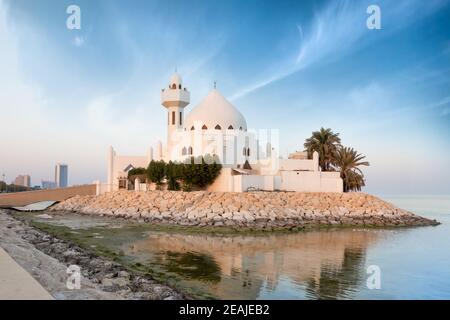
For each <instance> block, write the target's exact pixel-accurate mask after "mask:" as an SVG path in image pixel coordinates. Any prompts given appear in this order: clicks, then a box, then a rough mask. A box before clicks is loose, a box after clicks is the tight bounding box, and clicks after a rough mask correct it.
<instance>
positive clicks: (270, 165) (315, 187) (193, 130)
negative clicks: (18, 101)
mask: <svg viewBox="0 0 450 320" xmlns="http://www.w3.org/2000/svg"><path fill="white" fill-rule="evenodd" d="M189 103H190V92H189V91H188V90H187V88H186V87H184V86H183V82H182V79H181V76H180V75H179V74H178V73H176V72H175V73H174V74H173V75H172V77H171V78H170V81H169V83H168V85H167V87H166V88H164V89H162V91H161V104H162V105H163V106H164V107H165V108H166V109H167V141H166V144H165V145H163V144H162V143H161V142H158V143H157V145H156V146H155V147H154V148H152V147H150V148H149V149H148V152H147V154H146V155H143V156H123V155H117V154H116V152H115V150H114V149H113V147H112V146H110V147H109V150H108V156H107V158H108V160H107V161H108V165H107V167H108V172H107V177H108V181H107V183H106V184H100V183H97V193H98V194H99V193H102V192H107V191H115V190H119V189H127V188H128V179H127V176H128V171H129V170H131V169H133V168H138V167H142V168H146V167H147V166H148V164H149V162H150V161H151V160H164V161H166V162H168V161H182V160H185V159H186V158H187V157H192V156H194V157H196V156H201V155H206V154H210V155H216V156H217V157H218V158H219V159H220V162H221V163H222V164H223V168H222V171H221V173H220V175H219V177H218V178H217V179H216V180H215V182H214V183H213V184H212V185H210V186H209V187H208V190H209V191H225V192H245V191H250V190H266V191H275V190H283V191H304V192H342V190H343V182H342V179H341V178H340V175H339V172H321V171H320V169H319V158H318V154H317V153H314V155H313V159H308V157H307V154H306V153H304V152H295V153H292V154H290V155H289V157H288V159H281V158H280V156H279V150H278V144H279V141H278V139H279V137H278V130H249V129H248V128H247V122H246V120H245V118H244V116H243V115H242V113H241V112H239V110H238V109H236V107H234V106H233V105H232V104H231V103H230V102H229V101H227V99H226V98H225V97H224V96H223V95H222V94H221V93H220V92H219V91H218V90H217V89H216V88H215V85H214V89H213V90H211V91H210V92H209V93H208V95H207V96H206V97H205V98H204V99H203V100H202V101H201V102H200V103H199V104H198V105H197V106H196V107H195V108H193V109H192V111H191V112H190V113H189V114H188V115H187V117H185V116H184V108H185V107H186V106H187V105H189ZM262 141H264V143H263V142H262ZM261 145H264V147H261ZM134 187H135V189H136V190H147V189H148V188H151V186H147V185H146V184H141V183H140V182H139V181H136V183H135V185H134Z"/></svg>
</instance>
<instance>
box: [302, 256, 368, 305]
mask: <svg viewBox="0 0 450 320" xmlns="http://www.w3.org/2000/svg"><path fill="white" fill-rule="evenodd" d="M365 257H366V254H365V251H364V249H363V248H346V249H345V251H344V260H343V262H342V266H341V267H340V268H336V266H332V265H323V266H322V268H321V272H320V279H319V281H318V282H316V281H315V280H314V279H311V280H310V281H308V283H307V288H306V293H307V295H308V297H309V298H312V299H348V298H350V297H351V295H352V293H354V292H356V291H357V287H358V286H359V285H360V284H361V282H362V281H363V279H364V273H363V268H362V266H363V265H364V262H365Z"/></svg>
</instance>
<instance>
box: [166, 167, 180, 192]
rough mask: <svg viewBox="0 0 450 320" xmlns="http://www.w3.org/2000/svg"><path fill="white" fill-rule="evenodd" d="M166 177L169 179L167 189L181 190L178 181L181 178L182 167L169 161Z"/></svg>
mask: <svg viewBox="0 0 450 320" xmlns="http://www.w3.org/2000/svg"><path fill="white" fill-rule="evenodd" d="M165 175H166V179H167V189H169V190H180V183H179V182H178V180H179V179H180V177H181V165H180V164H179V163H176V162H172V161H169V163H167V164H166V166H165Z"/></svg>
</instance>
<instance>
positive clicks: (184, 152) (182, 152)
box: [181, 147, 187, 156]
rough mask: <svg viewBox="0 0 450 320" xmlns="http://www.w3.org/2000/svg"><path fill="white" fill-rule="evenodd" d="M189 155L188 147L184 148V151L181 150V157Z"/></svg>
mask: <svg viewBox="0 0 450 320" xmlns="http://www.w3.org/2000/svg"><path fill="white" fill-rule="evenodd" d="M186 153H187V150H186V147H183V149H181V155H182V156H185V155H186Z"/></svg>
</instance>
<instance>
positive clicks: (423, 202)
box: [96, 196, 450, 299]
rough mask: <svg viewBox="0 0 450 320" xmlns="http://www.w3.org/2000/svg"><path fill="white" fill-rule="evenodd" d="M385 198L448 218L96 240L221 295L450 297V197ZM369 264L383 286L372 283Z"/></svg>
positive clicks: (141, 234) (124, 235)
mask: <svg viewBox="0 0 450 320" xmlns="http://www.w3.org/2000/svg"><path fill="white" fill-rule="evenodd" d="M383 198H384V199H386V200H387V201H390V202H392V203H394V204H396V205H397V206H399V207H402V208H405V209H408V210H410V211H412V212H415V213H418V214H421V215H423V216H426V217H430V218H434V219H437V220H438V221H440V222H442V224H441V225H440V226H437V227H421V228H408V229H397V230H393V229H390V230H382V229H377V230H373V229H342V230H339V229H338V230H328V231H309V232H301V233H292V234H279V235H267V236H249V235H246V236H244V235H239V236H229V235H227V236H216V235H204V234H195V235H192V234H180V233H167V232H155V231H148V230H147V231H142V230H139V231H136V232H134V233H133V232H132V230H127V231H125V230H124V232H123V233H122V235H121V236H120V237H118V236H117V234H116V235H115V236H114V237H115V238H114V239H112V238H111V239H109V240H108V237H111V235H110V233H106V232H105V234H104V236H96V238H97V239H96V241H100V242H101V243H102V245H106V246H109V247H110V248H112V249H113V250H118V249H120V250H122V251H123V253H124V254H125V257H126V259H128V260H129V261H132V262H140V263H142V264H146V265H151V267H152V268H154V269H157V270H160V271H161V272H163V273H164V274H166V275H169V276H171V277H174V278H176V279H177V283H178V284H179V285H181V286H182V287H187V288H194V289H196V290H200V291H203V292H208V293H209V294H212V295H213V296H215V297H218V298H229V299H324V298H325V299H354V298H357V299H450V197H449V196H446V197H437V196H436V197H429V196H428V197H395V198H393V197H383ZM105 228H107V227H105ZM115 228H117V226H115ZM117 230H120V229H117ZM96 232H97V233H96V234H98V233H99V232H100V234H101V231H99V230H98V228H97V229H96ZM118 232H119V234H120V231H118ZM119 239H120V240H119ZM370 265H377V266H379V267H380V270H381V289H374V290H369V289H368V288H367V286H366V280H367V277H368V275H367V274H366V270H367V267H368V266H370Z"/></svg>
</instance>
